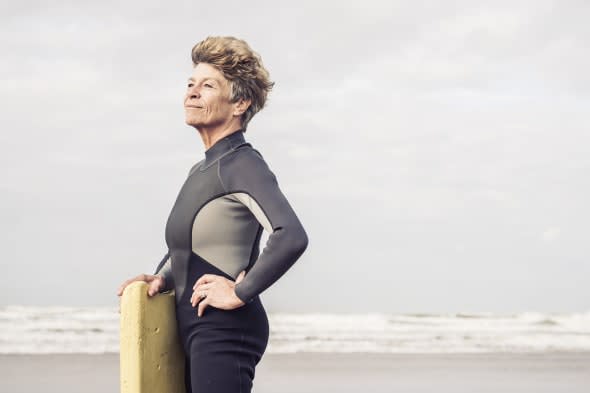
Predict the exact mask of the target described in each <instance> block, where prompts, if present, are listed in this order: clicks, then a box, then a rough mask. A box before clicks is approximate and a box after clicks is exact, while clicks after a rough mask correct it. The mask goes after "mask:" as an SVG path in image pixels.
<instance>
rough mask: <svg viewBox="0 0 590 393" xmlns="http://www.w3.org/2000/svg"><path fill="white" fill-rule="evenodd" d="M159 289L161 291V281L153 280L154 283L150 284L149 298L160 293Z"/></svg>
mask: <svg viewBox="0 0 590 393" xmlns="http://www.w3.org/2000/svg"><path fill="white" fill-rule="evenodd" d="M159 289H160V282H159V280H152V282H150V287H149V288H148V296H154V295H155V294H156V293H158V292H159Z"/></svg>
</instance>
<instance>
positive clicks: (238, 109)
mask: <svg viewBox="0 0 590 393" xmlns="http://www.w3.org/2000/svg"><path fill="white" fill-rule="evenodd" d="M251 103H252V100H250V99H247V100H245V99H243V98H240V99H239V100H238V102H236V103H235V106H234V116H242V114H243V113H244V112H246V110H247V109H248V108H249V107H250V104H251Z"/></svg>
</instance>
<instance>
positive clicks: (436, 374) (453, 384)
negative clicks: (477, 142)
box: [0, 352, 590, 393]
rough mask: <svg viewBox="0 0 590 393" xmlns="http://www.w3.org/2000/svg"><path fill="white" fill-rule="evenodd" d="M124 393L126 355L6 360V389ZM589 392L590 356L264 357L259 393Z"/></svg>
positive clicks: (0, 359)
mask: <svg viewBox="0 0 590 393" xmlns="http://www.w3.org/2000/svg"><path fill="white" fill-rule="evenodd" d="M41 389H43V391H45V392H47V393H52V392H55V393H57V392H60V393H69V392H72V393H73V392H80V391H84V392H85V393H94V392H97V393H98V392H101V393H104V392H118V391H119V354H118V353H112V354H38V355H29V354H3V355H0V390H1V391H7V392H8V391H9V392H15V393H17V392H23V393H24V392H37V391H39V390H41ZM359 389H364V390H365V391H367V392H372V393H373V392H374V393H385V392H387V393H389V392H394V391H400V392H448V393H451V392H453V393H454V392H470V393H471V392H488V391H489V392H503V393H504V392H515V393H516V392H535V393H538V392H555V393H557V392H559V393H561V392H563V391H567V392H574V393H577V392H580V393H582V392H587V391H590V352H545V353H504V352H494V353H469V354H467V353H461V354H455V353H453V354H383V353H315V352H299V353H293V354H272V353H268V354H265V355H264V356H263V358H262V360H261V361H260V363H259V364H258V366H257V368H256V375H255V379H254V389H253V392H256V393H270V392H277V391H280V392H283V393H296V392H297V393H299V392H305V393H316V392H317V393H320V392H321V393H328V392H351V393H352V392H358V391H359Z"/></svg>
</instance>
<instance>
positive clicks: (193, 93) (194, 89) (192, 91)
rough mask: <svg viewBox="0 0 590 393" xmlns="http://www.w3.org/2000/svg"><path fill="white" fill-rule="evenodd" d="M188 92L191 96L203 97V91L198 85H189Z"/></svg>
mask: <svg viewBox="0 0 590 393" xmlns="http://www.w3.org/2000/svg"><path fill="white" fill-rule="evenodd" d="M187 93H188V96H189V97H190V98H200V97H201V93H200V92H199V89H198V88H197V86H192V87H189V88H188V92H187Z"/></svg>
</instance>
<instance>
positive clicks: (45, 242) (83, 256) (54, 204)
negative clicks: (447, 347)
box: [0, 0, 590, 312]
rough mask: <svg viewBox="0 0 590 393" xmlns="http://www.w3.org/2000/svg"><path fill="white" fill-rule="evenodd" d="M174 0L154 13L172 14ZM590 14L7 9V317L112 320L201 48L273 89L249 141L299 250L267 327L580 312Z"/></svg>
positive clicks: (159, 245) (585, 301) (189, 152)
mask: <svg viewBox="0 0 590 393" xmlns="http://www.w3.org/2000/svg"><path fill="white" fill-rule="evenodd" d="M164 4H165V5H164ZM588 20H590V3H589V2H587V1H582V0H580V1H539V0H534V1H533V0H531V1H505V2H503V1H493V2H492V1H489V2H477V1H445V2H441V1H429V2H421V1H404V2H402V1H391V0H387V1H380V2H377V1H361V2H359V1H355V2H347V1H334V2H327V1H324V2H319V1H297V2H290V3H289V5H282V4H281V5H278V2H273V1H267V2H258V1H251V2H238V1H224V2H214V1H208V2H200V1H190V2H185V3H184V4H181V2H172V3H170V2H169V3H164V2H152V1H145V0H142V1H127V2H123V3H121V2H114V1H113V2H109V1H100V2H97V1H93V2H90V1H82V2H81V1H76V2H74V1H72V2H65V1H62V2H49V3H48V2H41V1H38V2H27V1H22V2H10V3H8V2H4V3H3V4H2V5H1V6H0V30H1V33H2V34H0V49H1V53H2V61H1V62H0V105H1V107H2V111H1V112H0V113H1V115H0V116H1V120H2V131H1V134H0V160H1V165H0V192H1V194H0V196H1V202H2V203H1V204H0V215H1V216H0V238H1V239H2V240H1V244H2V262H1V264H2V271H3V272H4V275H3V278H2V284H1V285H0V305H6V304H25V305H116V304H117V303H118V297H117V296H116V289H117V287H118V286H119V285H120V283H121V282H122V281H123V280H125V279H126V278H129V277H130V276H133V275H136V274H139V273H153V270H154V269H155V267H156V265H157V264H158V262H159V261H160V259H161V258H162V256H163V255H164V253H165V252H166V250H167V248H166V243H165V241H164V228H165V224H166V220H167V218H168V214H169V213H170V210H171V208H172V205H173V203H174V201H175V199H176V195H177V193H178V191H179V190H180V187H181V185H182V183H183V181H184V179H185V177H186V175H187V173H188V170H189V169H190V167H191V166H192V165H193V164H194V163H195V162H197V161H199V160H200V159H201V158H202V157H203V154H204V147H203V143H202V140H201V138H200V136H199V135H198V133H197V131H196V130H195V129H194V128H191V127H189V126H187V125H186V124H185V123H184V113H183V109H182V97H183V94H184V90H185V81H186V78H188V76H189V75H190V72H191V68H192V64H191V59H190V50H191V48H192V46H193V45H194V44H195V43H197V42H198V41H200V40H202V39H204V38H205V37H207V36H208V35H234V36H237V37H240V38H243V39H245V40H246V41H247V42H248V43H249V44H250V45H251V46H252V48H253V49H254V50H256V51H257V52H259V53H260V54H261V56H262V59H263V61H264V64H265V65H266V67H267V68H268V70H269V71H270V74H271V78H272V79H273V80H274V81H275V82H276V85H275V89H274V90H273V92H272V93H271V95H270V97H269V101H268V106H267V107H266V108H265V109H264V110H263V111H262V112H260V113H259V114H257V115H256V116H255V117H254V119H253V120H252V122H251V123H250V125H249V128H248V132H247V133H246V135H245V136H246V139H248V140H249V141H250V142H251V143H252V144H253V145H254V147H255V148H257V149H258V150H259V151H261V153H262V154H263V155H264V157H265V159H266V161H267V162H268V164H269V165H270V167H271V169H272V170H273V172H274V173H275V174H276V175H277V178H278V181H279V185H280V187H281V189H282V190H283V191H284V193H285V194H286V196H287V198H288V199H289V200H290V202H291V204H292V206H293V207H294V209H295V211H296V212H297V214H298V216H299V217H300V219H301V221H302V223H303V224H304V226H305V228H306V230H307V232H308V235H309V239H310V243H309V247H308V249H307V251H306V253H305V254H304V256H303V257H302V258H301V259H300V260H299V261H298V262H297V263H296V264H295V265H294V266H293V267H292V269H291V270H289V271H288V272H287V274H286V275H285V276H284V277H283V278H281V279H280V280H279V281H278V282H277V283H276V284H275V285H273V286H272V287H271V288H269V289H268V290H267V291H265V292H264V293H263V294H262V299H263V302H264V304H265V305H266V307H267V310H269V311H332V312H369V311H383V312H456V311H491V312H517V311H545V312H551V311H554V312H571V311H587V310H590V285H588V279H589V277H590V257H589V256H590V242H589V241H588V237H589V235H588V231H589V225H590V224H589V223H590V206H589V203H588V201H589V200H590V154H589V153H590V118H589V109H590V73H589V72H588V70H590V53H589V52H588V42H589V40H590V25H589V24H588Z"/></svg>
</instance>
